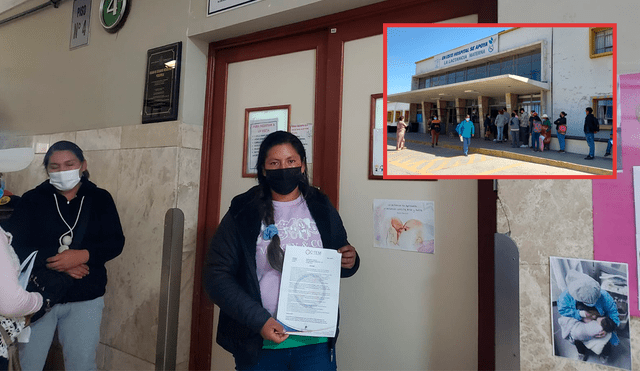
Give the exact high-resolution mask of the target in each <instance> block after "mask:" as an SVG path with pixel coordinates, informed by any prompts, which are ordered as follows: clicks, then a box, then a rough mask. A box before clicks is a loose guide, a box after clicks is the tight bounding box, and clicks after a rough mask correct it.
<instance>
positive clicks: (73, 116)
mask: <svg viewBox="0 0 640 371" xmlns="http://www.w3.org/2000/svg"><path fill="white" fill-rule="evenodd" d="M40 3H41V2H33V1H30V2H28V3H26V4H24V5H23V6H20V7H18V8H16V9H15V10H12V11H10V12H6V13H4V14H3V15H2V18H5V16H9V15H10V14H12V13H14V12H17V11H19V10H24V8H29V7H32V6H35V5H39V4H40ZM161 3H162V6H158V2H156V1H144V0H143V1H136V2H132V7H131V11H130V15H129V17H128V19H127V22H126V23H125V25H124V27H123V28H122V29H121V30H120V31H119V32H117V33H115V34H110V33H107V32H106V31H104V30H103V29H102V26H101V25H100V21H99V19H98V11H99V4H100V1H99V0H93V1H92V6H91V28H90V30H91V34H90V37H89V45H88V46H84V47H81V48H77V49H74V50H69V35H70V27H71V12H72V8H73V1H64V2H62V3H61V4H60V6H59V8H58V9H55V8H53V7H48V8H46V9H45V10H42V11H39V12H36V13H33V14H32V15H30V16H27V17H23V18H20V19H18V20H15V21H12V22H10V23H7V24H5V25H3V26H1V27H0V50H3V51H10V52H3V53H0V72H1V73H0V76H1V77H0V121H1V122H2V124H3V125H2V129H3V130H7V129H10V130H20V131H26V132H28V133H29V134H50V133H58V132H65V131H74V130H84V129H98V128H106V127H118V126H125V125H136V124H140V123H141V111H142V99H143V95H144V79H145V69H146V56H147V50H148V49H151V48H155V47H158V46H163V45H166V44H170V43H174V42H177V41H182V42H183V62H184V63H185V64H186V65H187V66H188V64H189V63H190V61H188V60H187V59H186V56H190V55H193V51H191V49H190V48H195V46H194V45H193V44H192V43H186V41H187V37H186V30H187V15H188V9H189V0H178V1H162V2H161ZM141 35H144V37H141ZM187 49H188V50H187ZM195 49H197V48H195ZM205 55H206V54H205ZM202 58H204V56H203V57H202ZM187 66H183V67H187ZM184 71H185V68H183V70H182V72H183V76H184ZM201 79H203V80H204V77H203V76H201ZM181 93H182V95H183V94H184V89H181ZM199 94H200V95H201V96H204V89H202V90H201V91H200V92H199ZM180 100H181V101H182V100H183V97H181V99H180ZM201 100H202V99H201ZM199 111H200V113H201V112H203V107H202V106H201V108H200V110H199ZM189 123H192V124H197V125H202V121H199V122H189Z"/></svg>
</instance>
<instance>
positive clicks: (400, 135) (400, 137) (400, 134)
mask: <svg viewBox="0 0 640 371" xmlns="http://www.w3.org/2000/svg"><path fill="white" fill-rule="evenodd" d="M406 130H407V124H405V123H404V117H402V116H400V117H398V126H397V127H396V137H397V144H396V151H399V150H401V149H405V148H406V147H405V146H404V133H405V131H406Z"/></svg>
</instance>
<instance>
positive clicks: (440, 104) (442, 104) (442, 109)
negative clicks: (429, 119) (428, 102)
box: [436, 99, 448, 134]
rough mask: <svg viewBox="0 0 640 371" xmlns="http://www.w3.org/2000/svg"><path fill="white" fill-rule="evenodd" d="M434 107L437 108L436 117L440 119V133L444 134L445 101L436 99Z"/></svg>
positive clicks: (445, 125)
mask: <svg viewBox="0 0 640 371" xmlns="http://www.w3.org/2000/svg"><path fill="white" fill-rule="evenodd" d="M436 107H437V109H438V118H439V119H440V122H441V123H440V134H446V133H447V132H448V130H447V124H448V123H447V122H446V121H445V117H444V116H445V112H446V110H447V101H446V100H442V99H438V101H437V102H436Z"/></svg>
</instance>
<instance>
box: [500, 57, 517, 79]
mask: <svg viewBox="0 0 640 371" xmlns="http://www.w3.org/2000/svg"><path fill="white" fill-rule="evenodd" d="M515 72H516V68H515V63H514V62H513V57H507V58H503V59H502V61H500V74H501V75H506V74H511V75H513V74H514V73H515Z"/></svg>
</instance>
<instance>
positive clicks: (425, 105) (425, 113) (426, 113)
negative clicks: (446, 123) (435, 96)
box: [422, 102, 439, 133]
mask: <svg viewBox="0 0 640 371" xmlns="http://www.w3.org/2000/svg"><path fill="white" fill-rule="evenodd" d="M433 108H434V104H433V103H431V102H422V120H423V122H422V129H423V131H422V132H423V133H427V132H429V128H428V127H427V123H428V122H430V121H431V110H432V109H433ZM438 116H439V115H438Z"/></svg>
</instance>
